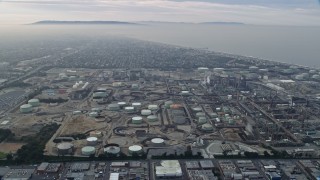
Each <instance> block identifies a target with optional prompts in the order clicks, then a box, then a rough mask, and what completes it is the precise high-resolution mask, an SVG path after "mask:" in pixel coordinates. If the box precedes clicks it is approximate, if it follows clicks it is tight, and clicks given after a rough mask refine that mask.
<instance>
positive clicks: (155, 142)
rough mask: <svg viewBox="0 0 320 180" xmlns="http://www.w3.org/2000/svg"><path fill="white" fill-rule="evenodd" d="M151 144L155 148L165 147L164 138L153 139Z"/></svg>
mask: <svg viewBox="0 0 320 180" xmlns="http://www.w3.org/2000/svg"><path fill="white" fill-rule="evenodd" d="M151 143H152V145H154V146H163V145H164V139H162V138H153V139H151Z"/></svg>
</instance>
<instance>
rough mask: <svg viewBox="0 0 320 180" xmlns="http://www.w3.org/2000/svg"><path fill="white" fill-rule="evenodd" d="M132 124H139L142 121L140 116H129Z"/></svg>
mask: <svg viewBox="0 0 320 180" xmlns="http://www.w3.org/2000/svg"><path fill="white" fill-rule="evenodd" d="M131 122H132V124H141V123H142V117H140V116H135V117H133V118H131Z"/></svg>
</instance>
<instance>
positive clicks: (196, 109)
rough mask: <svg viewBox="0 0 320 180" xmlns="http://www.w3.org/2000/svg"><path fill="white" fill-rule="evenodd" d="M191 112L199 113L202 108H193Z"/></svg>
mask: <svg viewBox="0 0 320 180" xmlns="http://www.w3.org/2000/svg"><path fill="white" fill-rule="evenodd" d="M192 111H194V112H201V111H202V108H201V107H194V108H192Z"/></svg>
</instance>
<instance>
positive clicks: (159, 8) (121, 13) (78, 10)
mask: <svg viewBox="0 0 320 180" xmlns="http://www.w3.org/2000/svg"><path fill="white" fill-rule="evenodd" d="M39 20H114V21H175V22H176V21H179V22H181V21H183V22H210V21H228V22H230V21H232V22H243V23H248V24H259V25H295V26H300V25H302V26H320V3H319V0H188V1H184V0H0V25H6V24H25V23H32V22H35V21H39Z"/></svg>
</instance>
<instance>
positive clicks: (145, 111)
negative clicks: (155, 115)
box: [141, 109, 151, 116]
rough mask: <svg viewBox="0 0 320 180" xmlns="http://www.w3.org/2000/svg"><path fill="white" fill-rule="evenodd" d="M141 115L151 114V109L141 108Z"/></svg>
mask: <svg viewBox="0 0 320 180" xmlns="http://www.w3.org/2000/svg"><path fill="white" fill-rule="evenodd" d="M141 115H142V116H149V115H151V110H149V109H143V110H141Z"/></svg>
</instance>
